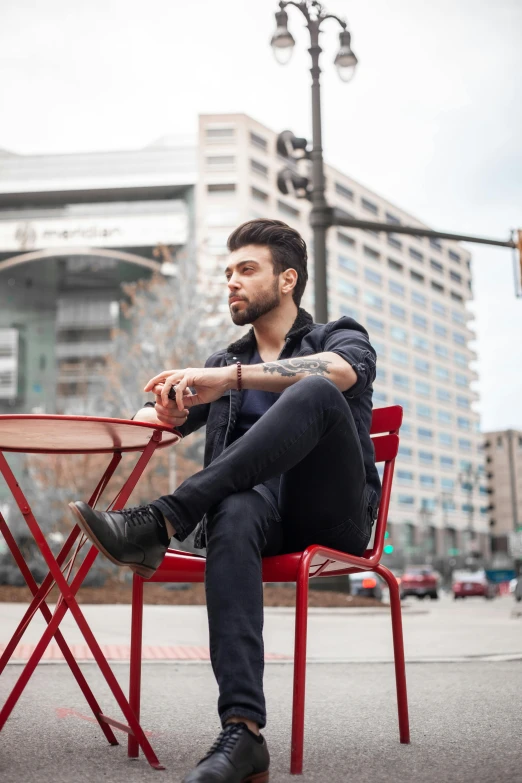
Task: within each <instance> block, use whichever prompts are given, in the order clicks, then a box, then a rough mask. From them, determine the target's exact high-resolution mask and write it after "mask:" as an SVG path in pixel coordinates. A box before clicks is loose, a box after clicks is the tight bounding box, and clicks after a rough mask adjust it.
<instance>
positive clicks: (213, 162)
mask: <svg viewBox="0 0 522 783" xmlns="http://www.w3.org/2000/svg"><path fill="white" fill-rule="evenodd" d="M235 163H236V158H235V156H234V155H209V156H207V166H208V168H216V169H217V168H220V169H229V168H233V167H234V166H235Z"/></svg>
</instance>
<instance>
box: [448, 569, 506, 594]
mask: <svg viewBox="0 0 522 783" xmlns="http://www.w3.org/2000/svg"><path fill="white" fill-rule="evenodd" d="M451 589H452V591H453V598H454V599H455V600H457V598H468V597H471V596H479V597H482V598H494V597H495V596H496V595H497V594H498V585H494V584H491V582H488V580H487V577H486V572H485V571H483V570H479V571H454V572H453V578H452V586H451Z"/></svg>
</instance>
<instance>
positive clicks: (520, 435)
mask: <svg viewBox="0 0 522 783" xmlns="http://www.w3.org/2000/svg"><path fill="white" fill-rule="evenodd" d="M484 438H485V441H484V452H485V457H486V474H487V482H488V488H489V493H490V517H489V524H490V528H491V548H492V550H493V552H494V553H498V552H508V551H509V537H510V534H511V533H513V532H515V531H518V530H522V432H520V431H517V430H502V431H498V432H486V433H485V434H484Z"/></svg>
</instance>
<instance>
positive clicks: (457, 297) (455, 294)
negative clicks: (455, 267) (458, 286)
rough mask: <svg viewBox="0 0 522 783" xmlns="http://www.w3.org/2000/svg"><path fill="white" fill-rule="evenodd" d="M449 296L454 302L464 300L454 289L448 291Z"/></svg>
mask: <svg viewBox="0 0 522 783" xmlns="http://www.w3.org/2000/svg"><path fill="white" fill-rule="evenodd" d="M450 296H451V298H452V299H453V301H454V302H463V301H464V298H463V297H462V296H461V295H460V294H457V293H456V292H455V291H450Z"/></svg>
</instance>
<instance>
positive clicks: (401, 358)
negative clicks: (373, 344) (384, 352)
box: [390, 348, 409, 367]
mask: <svg viewBox="0 0 522 783" xmlns="http://www.w3.org/2000/svg"><path fill="white" fill-rule="evenodd" d="M390 358H391V360H392V362H393V363H394V364H400V365H402V366H403V367H406V366H407V365H408V363H409V362H408V354H407V353H406V351H399V350H398V348H392V349H391V351H390Z"/></svg>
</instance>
